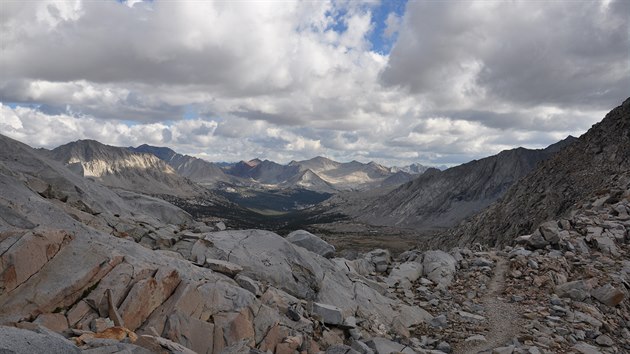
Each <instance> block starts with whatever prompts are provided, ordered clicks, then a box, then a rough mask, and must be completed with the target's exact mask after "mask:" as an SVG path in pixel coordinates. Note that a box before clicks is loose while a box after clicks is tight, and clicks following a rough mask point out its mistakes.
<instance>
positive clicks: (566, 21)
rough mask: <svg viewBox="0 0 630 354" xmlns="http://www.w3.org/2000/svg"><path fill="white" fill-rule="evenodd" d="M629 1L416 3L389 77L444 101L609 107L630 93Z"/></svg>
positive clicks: (390, 82) (391, 61)
mask: <svg viewBox="0 0 630 354" xmlns="http://www.w3.org/2000/svg"><path fill="white" fill-rule="evenodd" d="M629 15H630V3H628V2H627V1H606V2H598V1H578V2H574V1H549V2H538V1H537V2H531V1H512V2H501V1H449V2H434V1H430V2H424V1H414V2H410V3H409V4H408V7H407V13H406V18H405V23H404V26H403V28H402V30H401V33H400V37H399V40H398V42H397V43H396V45H395V47H394V48H393V50H392V53H391V55H390V58H389V63H388V66H387V68H386V69H385V70H384V71H383V73H382V76H381V78H382V80H383V82H384V83H385V84H387V85H393V86H401V87H405V88H407V89H409V90H410V91H411V92H412V93H416V94H420V95H423V96H425V97H426V98H428V99H429V100H430V101H431V102H433V103H434V104H435V105H447V104H448V105H452V106H456V107H462V108H470V107H475V106H480V105H485V104H487V103H493V104H494V105H496V104H497V103H501V104H509V105H522V106H526V105H528V106H532V105H559V106H565V105H572V106H581V107H590V108H591V109H592V108H610V107H611V106H612V105H614V104H616V103H618V102H619V101H620V100H622V99H623V98H624V96H625V95H627V93H628V88H629V87H630V81H629V80H630V67H629V63H628V48H629V45H630V43H629V38H628V36H629V34H628V33H629V32H628V26H629V25H628V16H629Z"/></svg>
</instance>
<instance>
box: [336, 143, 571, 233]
mask: <svg viewBox="0 0 630 354" xmlns="http://www.w3.org/2000/svg"><path fill="white" fill-rule="evenodd" d="M575 140H576V138H574V137H571V136H569V137H567V138H566V139H564V140H562V141H560V142H558V143H555V144H553V145H551V146H549V147H547V148H546V149H538V150H531V149H525V148H517V149H512V150H506V151H502V152H500V153H499V154H497V155H494V156H490V157H486V158H484V159H480V160H474V161H471V162H468V163H465V164H463V165H459V166H455V167H452V168H449V169H447V170H444V171H440V170H438V169H435V168H430V169H427V170H425V171H424V173H423V174H422V175H420V176H418V177H417V178H415V179H413V180H412V181H410V182H407V183H404V184H402V185H400V186H398V187H397V188H395V189H393V190H381V192H380V193H379V191H378V190H376V191H373V192H372V193H345V194H341V195H338V196H336V197H334V198H333V199H331V200H330V201H328V202H326V204H327V208H329V210H331V211H329V212H333V213H339V214H343V215H347V216H348V217H349V218H351V219H354V220H358V221H361V222H365V223H368V224H372V225H383V226H396V227H403V228H415V229H435V228H446V227H451V226H455V225H456V224H457V223H459V222H460V221H461V220H463V219H464V218H466V217H468V216H471V215H474V214H475V213H477V212H479V211H480V210H482V209H484V208H485V207H487V206H488V205H490V204H491V203H492V202H494V201H496V200H497V199H499V198H500V197H501V196H503V194H505V192H506V191H507V190H508V188H509V187H510V186H511V185H513V184H514V183H515V182H516V181H518V180H519V179H520V178H521V177H523V176H525V175H527V174H528V173H529V172H531V171H532V170H533V169H534V168H535V167H536V166H537V165H538V164H539V163H540V162H541V161H544V160H547V159H549V158H550V157H551V156H553V154H555V153H556V152H558V151H560V150H562V149H563V148H565V147H566V146H569V145H570V144H572V143H573V142H574V141H575Z"/></svg>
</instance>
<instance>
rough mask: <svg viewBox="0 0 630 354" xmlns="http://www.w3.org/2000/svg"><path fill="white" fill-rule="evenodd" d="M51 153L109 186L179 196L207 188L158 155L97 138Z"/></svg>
mask: <svg viewBox="0 0 630 354" xmlns="http://www.w3.org/2000/svg"><path fill="white" fill-rule="evenodd" d="M49 156H50V157H52V158H53V159H55V160H57V161H60V162H62V163H64V164H65V165H66V166H68V168H70V169H71V170H72V171H74V172H76V173H78V174H79V175H81V176H84V177H90V178H94V179H96V180H98V181H100V182H101V183H103V184H105V185H107V186H109V187H114V188H121V189H126V190H130V191H135V192H139V193H145V194H168V195H176V196H194V195H198V194H203V193H206V190H205V189H204V188H202V187H200V186H198V185H196V184H194V183H193V182H191V181H189V180H187V179H185V178H183V177H181V176H180V175H178V174H177V172H176V171H175V170H174V169H173V168H172V167H170V166H169V165H167V164H166V163H165V162H164V161H162V160H160V159H159V158H157V157H156V156H155V155H152V154H144V153H136V152H133V151H130V150H128V149H126V148H122V147H114V146H109V145H104V144H101V143H99V142H98V141H94V140H79V141H75V142H72V143H68V144H65V145H62V146H59V147H57V148H55V149H54V150H52V151H50V152H49Z"/></svg>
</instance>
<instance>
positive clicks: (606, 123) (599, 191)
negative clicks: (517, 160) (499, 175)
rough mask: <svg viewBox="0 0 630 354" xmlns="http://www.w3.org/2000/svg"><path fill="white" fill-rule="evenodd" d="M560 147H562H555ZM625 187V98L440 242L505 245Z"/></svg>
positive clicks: (628, 116) (628, 156) (628, 136)
mask: <svg viewBox="0 0 630 354" xmlns="http://www.w3.org/2000/svg"><path fill="white" fill-rule="evenodd" d="M554 148H556V149H561V148H562V146H554ZM628 191H630V98H628V99H626V101H625V102H624V103H623V104H622V105H621V106H619V107H617V108H615V109H613V110H612V111H611V112H610V113H608V114H607V115H606V117H605V118H604V119H603V120H602V121H601V122H599V123H597V124H595V125H593V127H592V128H591V129H590V130H589V131H588V132H586V133H585V134H584V135H582V136H581V137H580V138H579V139H577V140H576V141H575V142H574V143H572V144H571V145H570V146H568V147H566V148H565V149H561V150H560V151H558V152H557V154H555V155H554V156H553V157H552V158H551V159H548V160H546V161H544V162H543V163H542V164H540V165H539V166H538V167H537V168H536V169H535V170H534V171H532V172H531V173H530V174H528V175H527V176H526V177H525V178H523V179H522V180H520V181H519V182H518V183H516V184H515V185H514V186H512V188H510V190H509V191H508V192H507V193H505V195H504V196H503V198H502V200H501V201H498V202H497V203H495V204H493V205H492V206H490V207H489V208H488V209H486V210H484V211H483V212H482V213H480V214H479V215H477V216H475V217H474V218H472V219H471V220H469V221H468V222H465V223H463V224H462V225H460V226H458V227H456V228H454V229H453V230H451V231H450V232H448V233H445V234H444V235H442V237H441V238H440V240H439V242H440V243H441V244H442V245H450V244H469V243H473V242H481V243H485V244H507V243H511V242H512V241H513V239H514V238H515V237H517V236H520V235H525V234H530V233H531V232H533V229H534V228H535V227H538V225H540V223H542V222H544V221H547V220H550V219H558V218H560V217H562V216H565V215H566V214H567V213H569V212H570V211H571V210H574V209H575V208H576V207H578V206H579V205H580V204H584V203H586V204H591V203H603V201H598V196H600V195H610V196H608V197H606V198H615V197H614V196H615V195H617V196H621V195H623V194H624V193H629V192H628Z"/></svg>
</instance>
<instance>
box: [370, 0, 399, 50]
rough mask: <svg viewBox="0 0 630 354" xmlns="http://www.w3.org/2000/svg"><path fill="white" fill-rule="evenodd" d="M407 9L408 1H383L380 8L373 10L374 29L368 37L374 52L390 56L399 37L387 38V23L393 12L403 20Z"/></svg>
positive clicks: (395, 35)
mask: <svg viewBox="0 0 630 354" xmlns="http://www.w3.org/2000/svg"><path fill="white" fill-rule="evenodd" d="M406 7H407V0H382V1H381V3H380V4H379V6H377V7H374V8H373V9H372V26H373V29H372V32H370V35H369V36H368V40H369V41H370V43H372V50H373V51H375V52H377V53H380V54H389V52H390V51H391V50H392V47H393V45H394V43H395V42H396V39H397V37H398V35H397V34H394V35H392V36H391V37H386V36H385V29H386V28H387V24H386V23H385V21H386V20H387V16H389V14H390V13H392V12H393V13H395V14H396V15H397V16H398V17H401V18H402V16H403V14H404V13H405V8H406Z"/></svg>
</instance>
